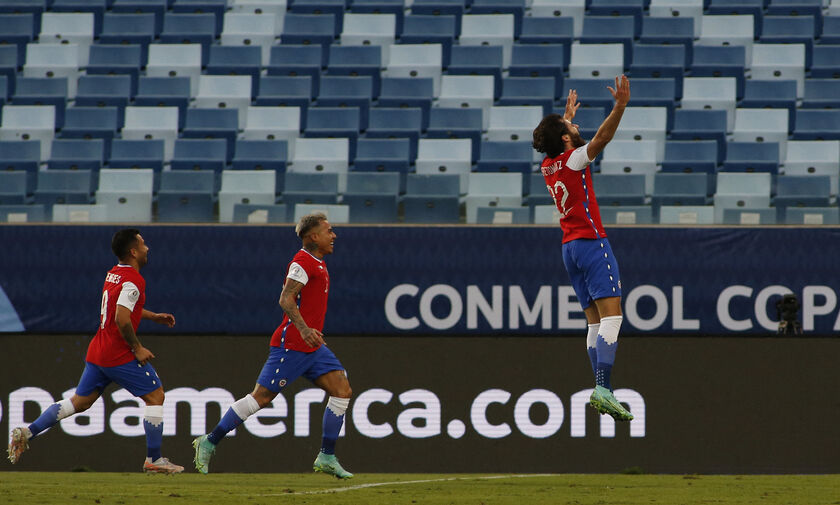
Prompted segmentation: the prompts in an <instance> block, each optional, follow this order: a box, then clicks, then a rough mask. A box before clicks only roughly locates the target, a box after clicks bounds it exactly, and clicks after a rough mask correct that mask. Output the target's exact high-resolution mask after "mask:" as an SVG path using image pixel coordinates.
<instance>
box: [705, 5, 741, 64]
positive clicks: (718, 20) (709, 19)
mask: <svg viewBox="0 0 840 505" xmlns="http://www.w3.org/2000/svg"><path fill="white" fill-rule="evenodd" d="M702 23H703V27H702V30H701V32H700V38H699V39H698V40H697V42H696V43H695V45H701V46H744V51H745V53H744V55H745V57H746V61H751V60H752V49H753V39H754V38H755V18H753V16H751V15H726V16H703V21H702Z"/></svg>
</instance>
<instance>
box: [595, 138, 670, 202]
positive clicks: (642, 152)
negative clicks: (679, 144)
mask: <svg viewBox="0 0 840 505" xmlns="http://www.w3.org/2000/svg"><path fill="white" fill-rule="evenodd" d="M658 150H659V147H658V145H657V142H656V141H653V140H613V141H612V142H610V143H609V144H607V147H606V148H605V149H604V154H603V159H602V160H601V165H600V166H601V173H602V174H619V175H628V174H633V175H641V176H643V177H644V180H645V181H646V183H645V194H648V195H649V194H651V193H652V192H653V174H655V173H656V171H657V170H658V167H657V156H658Z"/></svg>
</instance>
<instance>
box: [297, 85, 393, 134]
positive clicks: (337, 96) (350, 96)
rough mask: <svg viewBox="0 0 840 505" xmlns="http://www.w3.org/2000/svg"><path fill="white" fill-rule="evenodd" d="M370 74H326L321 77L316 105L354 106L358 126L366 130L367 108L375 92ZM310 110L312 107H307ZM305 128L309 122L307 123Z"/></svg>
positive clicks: (368, 114)
mask: <svg viewBox="0 0 840 505" xmlns="http://www.w3.org/2000/svg"><path fill="white" fill-rule="evenodd" d="M373 82H374V81H373V80H372V78H371V77H370V76H366V75H362V76H357V77H349V76H332V75H327V76H324V77H322V78H321V91H320V93H319V94H318V100H317V102H316V105H318V106H319V107H341V108H355V109H357V110H358V111H359V121H358V128H360V129H362V130H366V129H367V126H368V118H369V116H370V113H369V109H370V105H371V102H372V101H373V99H374V96H375V94H376V93H377V92H378V90H377V89H375V86H374V84H373ZM309 111H310V112H311V111H312V109H309ZM307 128H309V124H308V123H307Z"/></svg>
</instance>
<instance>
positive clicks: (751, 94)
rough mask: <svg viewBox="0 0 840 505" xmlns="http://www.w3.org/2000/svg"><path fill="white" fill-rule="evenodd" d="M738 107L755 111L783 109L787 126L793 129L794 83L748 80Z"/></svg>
mask: <svg viewBox="0 0 840 505" xmlns="http://www.w3.org/2000/svg"><path fill="white" fill-rule="evenodd" d="M738 105H739V106H740V107H745V108H756V109H765V108H785V109H787V111H788V126H789V127H793V121H794V119H795V118H796V81H793V80H791V81H770V80H766V81H765V80H756V79H748V80H747V81H746V83H745V86H744V98H743V100H741V102H740V103H739V104H738ZM736 120H737V110H736Z"/></svg>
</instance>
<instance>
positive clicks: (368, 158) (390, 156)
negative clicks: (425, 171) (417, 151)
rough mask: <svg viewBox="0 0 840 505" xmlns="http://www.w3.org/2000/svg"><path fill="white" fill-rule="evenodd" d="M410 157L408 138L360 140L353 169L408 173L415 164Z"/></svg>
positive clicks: (358, 170)
mask: <svg viewBox="0 0 840 505" xmlns="http://www.w3.org/2000/svg"><path fill="white" fill-rule="evenodd" d="M410 155H411V141H410V140H409V139H406V138H401V139H380V138H364V139H359V142H358V144H357V145H356V158H355V160H354V161H353V169H354V170H355V171H357V172H400V173H407V172H408V170H409V165H411V164H412V163H413V162H414V160H413V159H412V158H410Z"/></svg>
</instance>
